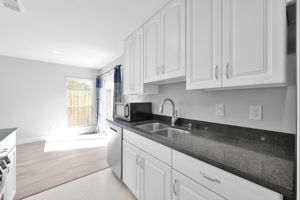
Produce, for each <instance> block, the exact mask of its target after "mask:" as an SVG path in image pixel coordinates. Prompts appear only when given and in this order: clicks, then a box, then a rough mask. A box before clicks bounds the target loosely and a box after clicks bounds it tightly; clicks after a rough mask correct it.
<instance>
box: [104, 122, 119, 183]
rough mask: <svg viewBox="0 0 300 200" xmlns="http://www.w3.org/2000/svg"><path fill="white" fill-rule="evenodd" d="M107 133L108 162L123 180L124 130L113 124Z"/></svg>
mask: <svg viewBox="0 0 300 200" xmlns="http://www.w3.org/2000/svg"><path fill="white" fill-rule="evenodd" d="M108 124H109V128H108V131H107V137H108V143H107V162H108V164H109V166H110V168H111V169H112V171H113V172H114V173H115V175H116V176H117V177H118V178H119V179H121V180H122V131H123V130H122V128H120V127H118V126H115V125H113V124H111V123H108Z"/></svg>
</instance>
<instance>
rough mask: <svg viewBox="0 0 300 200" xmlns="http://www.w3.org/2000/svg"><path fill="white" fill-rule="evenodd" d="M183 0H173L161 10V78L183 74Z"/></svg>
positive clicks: (176, 76) (171, 77)
mask: <svg viewBox="0 0 300 200" xmlns="http://www.w3.org/2000/svg"><path fill="white" fill-rule="evenodd" d="M185 19H186V18H185V0H173V1H171V2H170V3H169V4H168V5H167V6H166V7H165V8H164V9H163V10H162V11H161V41H162V45H161V48H162V54H161V74H162V80H167V79H173V78H178V77H184V76H185Z"/></svg>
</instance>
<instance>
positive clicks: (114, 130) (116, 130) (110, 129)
mask: <svg viewBox="0 0 300 200" xmlns="http://www.w3.org/2000/svg"><path fill="white" fill-rule="evenodd" d="M109 128H110V130H112V131H114V132H116V133H117V132H118V131H117V130H116V129H114V128H112V127H109Z"/></svg>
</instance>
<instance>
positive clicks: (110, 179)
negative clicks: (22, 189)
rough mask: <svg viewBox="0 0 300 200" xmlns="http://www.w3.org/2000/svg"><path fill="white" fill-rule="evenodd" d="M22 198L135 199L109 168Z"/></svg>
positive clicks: (38, 199) (34, 199)
mask: <svg viewBox="0 0 300 200" xmlns="http://www.w3.org/2000/svg"><path fill="white" fill-rule="evenodd" d="M24 200H136V199H135V198H134V197H133V195H132V194H131V193H130V192H129V191H128V189H127V188H126V187H125V186H124V184H123V183H122V182H121V181H119V180H118V179H117V178H116V177H115V176H114V174H113V173H112V171H111V169H109V168H108V169H105V170H102V171H100V172H96V173H94V174H91V175H88V176H85V177H82V178H80V179H77V180H74V181H72V182H69V183H66V184H63V185H61V186H58V187H55V188H53V189H50V190H47V191H45V192H42V193H39V194H36V195H34V196H31V197H28V198H26V199H24Z"/></svg>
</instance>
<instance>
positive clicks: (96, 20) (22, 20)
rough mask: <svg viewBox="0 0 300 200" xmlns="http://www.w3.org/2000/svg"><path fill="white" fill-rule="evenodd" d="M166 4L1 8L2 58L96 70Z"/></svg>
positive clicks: (57, 3) (51, 0) (31, 3)
mask: <svg viewBox="0 0 300 200" xmlns="http://www.w3.org/2000/svg"><path fill="white" fill-rule="evenodd" d="M167 1H168V0H63V1H62V0H42V1H37V0H24V7H25V11H26V12H25V13H24V14H23V13H18V12H15V11H13V10H9V9H7V8H5V7H4V6H3V5H2V4H1V5H0V27H1V31H0V44H1V45H0V55H5V56H12V57H19V58H26V59H32V60H40V61H46V62H53V63H59V64H66V65H73V66H79V67H87V68H95V69H99V68H101V67H104V66H105V65H107V64H109V63H110V62H112V61H113V60H114V59H116V58H118V57H119V56H121V55H122V53H123V40H124V38H125V37H126V36H128V35H129V34H130V33H131V32H133V31H134V30H135V29H136V28H138V27H139V26H140V25H141V24H142V23H143V22H144V21H145V20H147V18H149V17H150V16H151V15H153V14H154V13H155V12H156V11H157V10H158V9H159V8H160V7H162V6H163V5H164V4H165V3H166V2H167Z"/></svg>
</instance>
